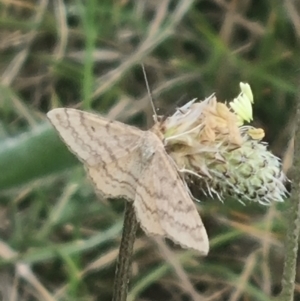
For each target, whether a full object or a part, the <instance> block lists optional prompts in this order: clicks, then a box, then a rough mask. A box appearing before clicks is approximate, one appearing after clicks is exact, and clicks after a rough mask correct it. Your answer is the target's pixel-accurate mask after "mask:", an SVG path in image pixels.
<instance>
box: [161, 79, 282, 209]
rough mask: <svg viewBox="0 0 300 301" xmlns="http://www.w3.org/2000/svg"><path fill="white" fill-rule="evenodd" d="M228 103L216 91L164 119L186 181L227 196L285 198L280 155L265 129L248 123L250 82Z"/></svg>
mask: <svg viewBox="0 0 300 301" xmlns="http://www.w3.org/2000/svg"><path fill="white" fill-rule="evenodd" d="M240 87H241V93H240V94H239V95H238V97H237V98H235V99H234V100H233V101H232V102H230V103H229V107H228V106H227V105H225V104H223V103H220V102H217V99H216V97H215V96H214V95H212V96H210V97H208V98H207V99H205V100H204V101H202V102H196V99H194V100H192V101H190V102H188V103H187V104H186V105H184V106H182V107H181V108H179V109H177V110H176V112H175V113H174V114H173V115H172V116H170V117H168V118H167V119H166V120H164V121H163V122H162V123H161V124H160V129H159V130H160V132H161V133H162V134H163V136H164V141H165V147H166V150H167V152H168V153H169V155H170V156H171V157H172V158H173V160H174V161H175V163H176V165H177V166H178V169H179V171H180V172H181V173H182V174H183V176H184V178H185V179H186V180H187V181H190V180H193V181H194V182H195V181H197V182H198V183H199V185H200V187H201V189H202V190H203V191H204V192H205V193H208V194H209V195H211V196H212V195H213V194H215V195H217V196H218V197H219V198H220V199H222V197H223V196H225V195H232V196H234V197H237V198H238V199H239V200H240V201H242V200H252V201H257V202H260V203H263V204H266V203H270V202H271V201H283V198H284V197H285V196H286V194H287V191H286V188H285V186H284V181H285V180H286V177H285V175H284V174H283V172H282V171H281V164H280V160H279V159H278V158H277V157H276V156H274V155H273V154H272V153H270V152H269V151H268V150H267V144H266V143H265V142H262V141H261V139H262V138H263V137H264V131H263V130H262V129H258V128H255V127H252V126H250V125H244V122H245V121H247V122H249V121H251V120H252V103H253V95H252V92H251V88H250V86H249V85H248V84H244V83H241V84H240Z"/></svg>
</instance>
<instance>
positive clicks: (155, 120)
mask: <svg viewBox="0 0 300 301" xmlns="http://www.w3.org/2000/svg"><path fill="white" fill-rule="evenodd" d="M141 66H142V70H143V74H144V78H145V82H146V87H147V91H148V95H149V99H150V103H151V107H152V110H153V113H154V115H153V119H154V122H155V123H157V122H158V116H157V113H156V110H155V106H154V102H153V97H152V92H151V90H150V87H149V83H148V79H147V74H146V70H145V66H144V64H143V63H142V64H141Z"/></svg>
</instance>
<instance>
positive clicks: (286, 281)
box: [278, 100, 300, 301]
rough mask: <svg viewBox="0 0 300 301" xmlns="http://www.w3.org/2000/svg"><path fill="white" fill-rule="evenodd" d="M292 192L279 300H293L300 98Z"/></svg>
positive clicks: (299, 208)
mask: <svg viewBox="0 0 300 301" xmlns="http://www.w3.org/2000/svg"><path fill="white" fill-rule="evenodd" d="M291 180H292V192H291V198H290V206H289V209H288V212H287V222H288V228H287V236H286V250H285V261H284V270H283V277H282V291H281V293H280V295H279V297H278V300H280V301H293V300H294V289H295V277H296V264H297V252H298V238H299V230H300V197H299V196H300V100H298V104H297V114H296V129H295V142H294V163H293V167H292V168H291Z"/></svg>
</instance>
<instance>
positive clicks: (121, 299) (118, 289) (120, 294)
mask: <svg viewBox="0 0 300 301" xmlns="http://www.w3.org/2000/svg"><path fill="white" fill-rule="evenodd" d="M136 229H137V219H136V216H135V211H134V207H133V202H128V201H126V205H125V215H124V224H123V233H122V239H121V244H120V249H119V256H118V260H117V266H116V274H115V280H114V289H113V298H112V301H126V298H127V291H128V283H129V277H130V272H131V259H132V253H133V245H134V240H135V234H136Z"/></svg>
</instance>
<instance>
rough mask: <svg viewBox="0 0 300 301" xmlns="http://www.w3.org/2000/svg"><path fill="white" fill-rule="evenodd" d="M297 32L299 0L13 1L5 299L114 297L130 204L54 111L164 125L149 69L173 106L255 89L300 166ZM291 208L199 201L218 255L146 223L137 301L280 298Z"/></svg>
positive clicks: (281, 145)
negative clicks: (156, 233)
mask: <svg viewBox="0 0 300 301" xmlns="http://www.w3.org/2000/svg"><path fill="white" fill-rule="evenodd" d="M299 37H300V3H299V2H297V1H291V0H286V1H271V0H261V1H255V0H245V1H237V0H228V1H226V0H202V1H200V0H199V1H191V0H181V1H180V0H178V1H166V0H162V1H146V0H136V1H130V0H115V1H111V0H98V1H96V0H88V1H81V0H77V1H72V0H69V1H67V0H66V1H63V0H52V1H49V0H39V1H30V0H26V1H25V0H24V1H18V0H13V1H7V0H0V56H1V59H0V95H1V97H0V300H5V301H6V300H22V301H23V300H101V301H106V300H110V298H111V294H112V283H113V277H114V267H115V260H116V256H117V252H118V246H119V243H120V237H121V228H122V218H123V216H122V212H123V207H124V202H123V200H114V201H110V200H102V199H99V197H97V195H96V194H95V193H94V191H93V188H92V186H91V185H90V183H89V182H88V180H87V179H86V176H85V172H84V169H83V167H82V165H81V164H79V162H78V161H77V159H76V158H75V157H74V156H73V155H72V154H71V153H70V152H69V151H68V150H67V148H66V147H65V146H64V145H63V143H62V142H61V141H60V139H59V138H58V136H57V133H56V132H54V129H53V128H52V127H51V126H50V124H49V122H48V121H47V118H46V117H45V113H47V111H49V110H50V109H52V108H55V107H75V108H81V109H83V110H88V111H91V110H93V111H96V112H99V113H101V114H102V115H105V116H108V117H109V118H112V119H118V120H120V121H123V122H126V123H129V124H132V125H136V126H138V127H140V128H142V129H147V128H149V127H151V125H152V123H153V121H152V111H151V106H150V103H149V97H148V94H147V90H146V86H145V79H144V76H143V73H142V69H141V66H140V63H144V65H145V68H146V72H147V76H148V81H149V85H150V87H151V90H152V92H153V98H154V102H155V106H156V107H157V108H158V113H159V114H171V113H172V112H174V110H175V108H176V107H177V106H178V105H182V104H184V103H185V102H187V101H189V100H191V99H192V98H195V97H197V98H199V99H204V98H205V97H206V96H209V95H211V94H212V93H213V92H216V95H217V97H218V99H219V100H221V101H226V100H231V99H232V98H233V97H235V96H237V94H238V93H239V82H241V81H242V82H248V83H249V84H250V85H251V87H252V90H253V94H254V99H255V105H254V119H255V120H254V125H255V126H258V127H262V128H263V129H264V130H265V132H266V137H265V141H267V142H268V143H269V144H270V150H272V152H273V153H274V154H276V155H277V156H279V157H281V158H282V159H283V165H284V170H285V171H286V172H287V171H288V168H289V166H290V164H291V160H292V155H291V154H292V150H291V147H289V145H290V143H289V142H290V138H291V136H292V131H293V121H294V107H295V106H294V105H295V101H296V98H297V93H298V91H299V90H298V83H299V82H300V81H299V74H300V73H299V72H300V69H299V66H300V64H299V63H300V48H299V42H298V41H299ZM288 203H289V201H288V200H287V201H286V202H285V203H284V204H274V205H272V206H270V207H264V206H262V205H259V204H254V203H253V204H247V205H246V206H243V205H242V204H240V203H239V202H237V201H236V200H228V201H226V202H224V203H221V202H220V201H219V200H211V199H208V200H203V201H202V202H201V203H200V204H197V206H198V208H199V212H200V213H201V217H202V218H203V220H204V224H205V226H206V228H207V231H208V234H209V237H210V245H211V251H210V253H209V255H208V256H207V257H206V258H201V257H199V256H198V254H196V253H195V252H192V251H186V250H182V249H180V248H179V247H177V246H175V245H173V244H172V243H170V242H169V241H168V242H167V243H165V242H163V241H160V240H154V239H152V238H149V237H146V235H145V234H144V233H143V232H142V231H141V230H139V233H138V238H137V240H136V243H135V254H134V258H133V270H132V273H133V275H132V281H131V284H130V291H129V299H128V300H158V301H159V300H178V301H181V300H210V301H211V300H230V301H238V300H269V298H270V296H276V294H278V293H279V291H280V289H281V286H280V285H281V283H280V281H281V274H282V269H283V256H284V237H285V230H286V218H287V217H286V216H285V215H284V211H285V209H286V207H287V206H288V205H289V204H288ZM298 280H299V279H298ZM296 298H300V286H299V284H298V282H297V284H296ZM299 300H300V299H299Z"/></svg>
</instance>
